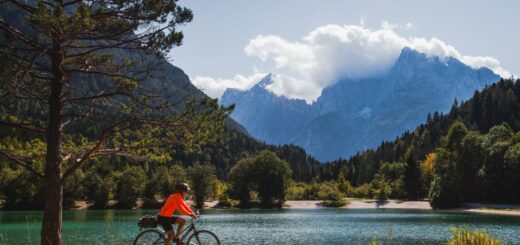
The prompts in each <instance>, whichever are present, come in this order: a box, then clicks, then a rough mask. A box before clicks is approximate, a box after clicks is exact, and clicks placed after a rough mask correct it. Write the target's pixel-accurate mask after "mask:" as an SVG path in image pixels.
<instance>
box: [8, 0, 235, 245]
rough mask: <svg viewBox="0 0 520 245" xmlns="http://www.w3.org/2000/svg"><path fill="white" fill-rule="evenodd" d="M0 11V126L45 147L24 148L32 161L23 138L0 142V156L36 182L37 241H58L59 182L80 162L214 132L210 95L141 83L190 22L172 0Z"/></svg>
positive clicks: (216, 118) (218, 124) (17, 5)
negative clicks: (39, 202)
mask: <svg viewBox="0 0 520 245" xmlns="http://www.w3.org/2000/svg"><path fill="white" fill-rule="evenodd" d="M0 9H1V13H2V18H0V31H1V36H2V37H1V39H0V41H1V43H2V45H1V46H0V60H2V64H1V65H0V95H1V96H2V100H1V101H0V103H2V104H1V106H0V107H3V109H2V111H3V112H5V113H7V115H8V116H6V117H1V118H0V126H2V128H5V127H9V128H10V129H9V130H14V131H10V132H16V134H17V135H18V136H26V137H25V138H24V139H20V142H24V141H26V140H27V139H31V141H26V142H35V141H37V140H39V141H40V142H43V143H44V145H45V147H44V149H43V150H42V152H39V153H38V154H31V155H32V156H35V158H38V159H36V160H35V159H34V158H33V159H26V158H25V157H22V156H25V155H26V154H24V153H23V151H27V152H28V151H31V150H32V149H31V148H32V145H31V144H26V145H25V147H22V148H19V149H18V151H16V152H13V151H10V150H9V149H12V147H11V148H9V147H0V156H2V157H4V158H6V159H9V160H10V161H11V162H12V163H15V164H18V165H19V166H23V167H25V168H26V169H27V170H29V171H31V172H32V173H33V174H35V175H36V176H38V177H40V178H41V179H42V180H43V183H44V186H43V197H44V200H43V203H44V214H43V221H42V232H41V244H52V245H60V244H61V243H62V240H61V227H62V208H63V207H62V203H63V202H62V201H63V186H64V183H65V181H66V180H67V179H68V178H70V177H71V176H72V175H73V174H74V172H75V171H76V170H78V169H79V168H81V167H82V166H83V165H84V163H85V162H87V161H88V160H90V159H93V158H97V157H103V156H110V155H119V156H127V157H138V156H142V155H147V156H148V157H155V159H156V160H161V159H162V160H164V158H163V157H162V156H161V155H163V152H161V151H160V150H158V149H159V148H158V147H160V146H163V145H172V144H180V143H188V144H187V148H189V147H190V145H191V143H194V144H193V145H196V144H195V143H197V142H199V143H201V142H203V141H204V140H208V139H212V138H214V137H215V135H216V134H218V132H220V130H221V128H222V121H223V118H224V117H225V114H226V112H225V111H222V110H220V109H219V106H218V105H217V104H216V102H215V101H210V100H206V101H202V102H200V103H185V99H183V98H189V95H190V93H189V92H187V91H184V92H179V91H182V88H175V87H173V86H168V84H163V86H156V87H150V86H149V85H150V84H149V83H147V81H149V80H148V79H149V78H150V76H151V75H154V74H156V73H155V71H156V70H155V69H156V68H158V69H160V67H161V66H162V64H164V62H166V59H165V57H166V55H167V54H168V52H169V50H170V49H171V48H172V47H174V46H177V45H180V44H181V42H182V39H183V35H182V33H181V32H180V31H178V30H177V27H178V26H179V25H182V24H184V23H187V22H190V21H191V20H192V12H191V11H190V10H189V9H186V8H183V7H180V6H178V5H177V0H151V1H81V0H79V1H70V0H61V1H45V0H40V1H2V2H0ZM6 16H9V18H6ZM12 16H22V17H21V19H20V18H18V19H12V18H11V17H12ZM172 89H174V90H173V91H172ZM172 94H176V96H178V98H181V100H180V101H174V100H172V99H171V98H170V97H171V96H172ZM13 105H14V107H13ZM22 105H23V106H26V107H27V105H29V106H28V108H31V109H32V110H20V108H21V107H19V106H22ZM181 105H182V106H181ZM29 111H32V112H31V113H29ZM2 131H3V130H2ZM3 132H5V131H3ZM2 139H4V138H2ZM190 142H191V143H190ZM0 145H1V146H4V144H0ZM22 145H23V144H22ZM38 161H40V162H43V163H44V166H42V168H39V167H38V166H37V165H35V163H36V162H38Z"/></svg>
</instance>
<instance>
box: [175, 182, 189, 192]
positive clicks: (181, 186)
mask: <svg viewBox="0 0 520 245" xmlns="http://www.w3.org/2000/svg"><path fill="white" fill-rule="evenodd" d="M175 191H177V192H182V191H185V192H189V191H190V186H189V185H188V184H187V183H178V184H176V185H175Z"/></svg>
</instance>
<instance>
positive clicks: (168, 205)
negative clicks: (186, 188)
mask: <svg viewBox="0 0 520 245" xmlns="http://www.w3.org/2000/svg"><path fill="white" fill-rule="evenodd" d="M175 210H178V211H179V213H181V214H182V215H193V214H194V213H193V210H191V208H190V207H189V206H188V205H187V204H186V202H184V199H183V198H182V195H181V194H180V193H173V194H171V195H170V196H169V197H168V200H166V202H165V203H164V206H163V207H162V208H161V211H160V212H159V215H160V216H163V217H170V216H172V215H173V212H175Z"/></svg>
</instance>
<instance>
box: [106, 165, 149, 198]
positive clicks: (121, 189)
mask: <svg viewBox="0 0 520 245" xmlns="http://www.w3.org/2000/svg"><path fill="white" fill-rule="evenodd" d="M114 175H115V179H116V190H115V198H116V199H117V200H118V201H119V203H118V206H120V207H124V208H132V207H134V206H135V201H136V199H137V198H138V197H140V196H141V195H142V194H143V192H144V188H145V184H146V173H145V172H144V170H143V169H142V168H140V167H137V166H133V167H128V168H126V169H125V170H123V171H122V172H119V173H115V174H114Z"/></svg>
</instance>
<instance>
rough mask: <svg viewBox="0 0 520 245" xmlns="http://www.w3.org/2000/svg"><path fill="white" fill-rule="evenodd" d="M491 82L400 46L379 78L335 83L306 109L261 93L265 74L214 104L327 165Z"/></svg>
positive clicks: (478, 72)
mask: <svg viewBox="0 0 520 245" xmlns="http://www.w3.org/2000/svg"><path fill="white" fill-rule="evenodd" d="M499 79H500V77H499V76H498V75H496V74H494V73H493V72H492V71H491V70H490V69H488V68H480V69H472V68H471V67H469V66H467V65H465V64H463V63H462V62H460V61H459V60H457V59H455V58H452V57H446V58H440V57H437V56H430V55H426V54H423V53H419V52H417V51H415V50H413V49H410V48H404V49H403V50H402V51H401V54H400V56H399V57H398V58H397V59H396V61H395V62H394V64H393V66H392V67H391V68H390V70H389V71H388V72H387V73H386V74H384V75H380V76H377V77H369V78H364V79H356V80H352V79H342V80H340V81H338V82H337V83H335V84H334V85H332V86H330V87H327V88H325V89H324V90H323V91H322V94H321V96H320V97H319V98H318V99H317V100H316V101H315V102H313V103H312V104H310V105H309V104H307V103H306V102H305V101H304V100H295V99H288V98H286V97H283V96H277V95H275V94H274V93H273V92H271V91H269V90H268V89H267V88H266V87H267V86H268V85H269V84H271V83H272V82H273V76H272V75H267V76H266V77H265V78H264V79H262V81H260V82H259V83H258V84H256V85H255V86H254V87H253V88H251V89H250V90H247V91H240V90H236V89H228V90H226V92H225V93H224V95H223V96H222V99H221V103H222V104H224V105H229V104H236V109H235V111H234V112H233V114H232V117H233V118H234V119H235V120H236V121H238V122H239V123H241V124H242V125H243V126H244V127H245V128H246V129H247V130H248V131H249V133H250V134H251V135H252V136H253V137H255V138H257V139H260V140H263V141H265V142H266V143H270V144H286V143H294V144H296V145H299V146H302V147H303V148H305V149H306V150H307V151H308V152H309V153H310V154H311V155H313V156H314V157H316V158H317V159H319V160H321V161H327V160H334V159H337V158H339V157H343V158H345V157H348V156H350V155H352V154H355V153H356V152H358V151H361V150H365V149H369V148H372V147H375V146H377V145H379V144H380V143H381V142H382V141H384V140H391V139H394V138H395V137H397V136H399V135H400V134H401V133H402V132H404V131H406V130H411V129H413V128H415V127H416V126H417V125H419V124H420V123H422V122H424V121H425V120H426V117H427V115H428V113H433V112H435V111H438V112H448V111H449V109H450V108H451V106H452V104H453V102H454V100H455V99H457V100H459V101H460V100H466V99H468V98H470V97H471V95H472V94H473V93H474V91H475V90H479V89H482V88H483V87H484V86H485V85H487V84H491V83H493V82H495V81H497V80H499Z"/></svg>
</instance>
